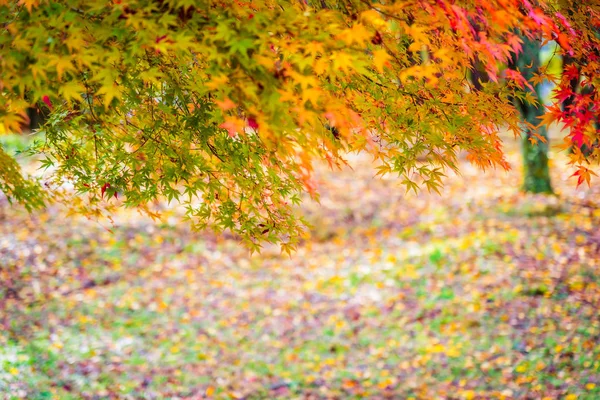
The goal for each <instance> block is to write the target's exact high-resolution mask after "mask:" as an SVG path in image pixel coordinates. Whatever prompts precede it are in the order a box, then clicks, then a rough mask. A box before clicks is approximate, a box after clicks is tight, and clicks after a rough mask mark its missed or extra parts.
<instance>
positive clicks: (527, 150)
mask: <svg viewBox="0 0 600 400" xmlns="http://www.w3.org/2000/svg"><path fill="white" fill-rule="evenodd" d="M522 39H523V51H522V52H521V53H520V54H519V55H518V56H517V57H516V60H515V61H514V64H513V66H516V67H517V68H519V71H521V73H522V74H523V77H524V78H525V79H527V80H530V79H531V78H532V77H533V74H534V73H536V72H539V67H540V51H541V49H542V47H541V43H540V42H539V41H537V40H530V39H528V38H526V37H522ZM523 90H524V91H528V92H531V93H532V95H533V97H534V98H535V99H536V100H537V104H530V103H527V102H522V101H521V100H519V99H515V106H516V107H517V109H518V110H519V113H520V114H521V118H522V119H523V121H525V122H528V123H529V124H531V125H533V126H537V125H538V124H539V123H540V118H539V117H541V116H542V115H544V112H545V108H544V100H543V98H542V96H541V92H540V91H541V85H536V86H535V91H534V92H532V91H531V89H529V88H525V89H523ZM532 129H533V128H531V127H530V126H527V127H526V128H525V132H523V135H522V142H523V143H522V148H523V173H524V177H523V190H524V191H525V192H530V193H553V191H552V185H551V183H550V169H549V168H548V148H549V139H548V131H547V129H546V127H545V126H542V127H539V128H535V131H532ZM534 133H537V134H538V135H539V136H541V137H543V138H544V139H546V143H543V142H542V141H541V140H539V139H538V140H537V143H532V142H531V140H530V139H531V138H534V139H535V138H536V136H535V135H534Z"/></svg>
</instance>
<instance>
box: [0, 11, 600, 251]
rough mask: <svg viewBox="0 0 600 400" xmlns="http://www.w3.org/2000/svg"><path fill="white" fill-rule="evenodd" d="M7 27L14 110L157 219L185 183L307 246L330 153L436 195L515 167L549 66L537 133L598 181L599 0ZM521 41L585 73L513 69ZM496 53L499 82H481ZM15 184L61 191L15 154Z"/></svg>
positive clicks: (36, 200) (202, 223)
mask: <svg viewBox="0 0 600 400" xmlns="http://www.w3.org/2000/svg"><path fill="white" fill-rule="evenodd" d="M0 21H2V23H3V26H4V29H3V31H2V33H0V68H1V71H2V73H1V75H0V122H1V123H2V125H3V126H4V129H5V130H6V131H14V130H16V129H18V126H19V125H20V124H23V123H24V121H25V120H26V112H27V109H28V108H29V107H31V106H34V107H39V108H41V109H43V110H44V111H45V112H47V113H48V121H47V122H46V123H45V125H44V126H43V131H44V133H45V141H44V142H43V143H39V145H38V146H36V147H34V148H33V149H32V152H34V153H39V154H42V155H44V156H45V159H44V161H43V166H45V167H47V168H50V169H51V170H52V172H53V175H52V176H53V180H52V182H46V183H47V184H48V185H50V186H51V187H59V186H60V185H63V184H64V183H68V184H70V185H72V186H73V187H74V189H75V192H76V196H73V197H70V201H71V202H72V203H73V205H74V206H75V207H80V208H82V209H83V210H84V211H86V212H88V213H92V214H95V213H98V212H100V211H99V210H100V208H101V206H102V207H103V206H105V205H106V203H107V202H108V203H110V202H112V203H117V202H122V203H123V204H124V205H126V206H137V207H140V208H141V209H144V210H146V211H147V212H148V213H152V211H151V210H150V208H149V207H148V206H147V205H148V203H149V202H151V201H153V200H154V199H156V198H159V197H166V198H167V199H169V200H174V201H180V202H183V203H184V204H186V206H187V207H188V214H189V217H190V220H191V221H192V223H193V224H194V225H195V226H196V227H198V228H203V227H206V226H211V227H213V228H215V229H216V230H218V231H220V230H223V229H230V230H231V231H233V232H235V233H237V234H239V235H240V236H241V237H242V238H243V239H244V240H245V242H246V243H247V244H248V245H249V246H250V247H252V248H256V247H258V246H259V245H260V242H261V241H263V240H264V241H269V242H280V243H282V246H283V250H286V251H289V250H290V249H291V248H293V247H294V245H296V244H297V242H298V240H299V237H300V236H301V233H302V224H301V223H300V222H301V221H300V219H299V217H298V216H297V215H296V214H295V212H294V208H293V205H294V204H297V203H298V202H299V201H300V198H301V195H302V194H303V193H305V192H308V193H309V194H310V195H312V196H313V197H317V193H316V187H315V183H314V181H313V179H312V175H311V173H312V168H313V167H312V166H313V163H314V162H315V161H317V160H325V161H326V162H328V163H329V164H330V165H331V166H332V167H335V166H339V165H342V164H343V163H344V156H345V155H346V154H348V153H349V152H356V151H364V152H369V153H370V154H372V156H373V158H374V159H375V160H376V161H378V162H379V163H380V167H379V173H381V174H385V173H397V174H399V175H400V176H401V177H402V178H403V179H402V180H403V184H404V185H406V187H407V188H408V189H409V190H411V189H414V190H416V189H417V187H418V186H424V187H426V188H427V189H429V190H434V191H439V190H440V188H441V183H442V179H443V177H444V170H445V169H448V168H449V169H452V170H456V169H457V165H458V164H457V156H458V154H459V152H461V151H465V152H467V154H468V158H469V159H470V161H471V162H472V163H474V164H476V165H478V166H480V167H482V168H488V167H496V166H499V167H502V168H508V167H509V166H508V163H507V162H506V160H505V159H504V155H503V153H502V143H501V140H500V138H499V136H498V132H499V130H500V129H508V130H510V131H513V132H515V134H518V133H520V131H521V124H520V119H519V116H518V113H517V112H515V109H514V105H513V103H512V100H513V99H517V100H519V101H522V102H526V103H535V102H536V99H535V98H533V96H532V94H531V91H528V90H523V89H524V88H526V87H529V86H530V85H532V84H536V83H539V82H541V81H542V80H552V81H553V82H556V84H557V85H558V88H557V91H556V93H557V95H556V98H555V101H554V103H553V105H552V106H550V108H549V110H548V112H547V113H545V114H544V115H543V117H542V119H541V120H540V121H539V122H538V121H534V120H527V121H526V123H527V124H528V126H529V128H531V129H529V130H530V131H531V130H532V129H533V128H534V125H537V124H538V123H543V124H550V123H552V122H556V121H558V122H560V123H563V124H564V125H565V126H566V127H567V128H568V130H567V131H566V135H565V146H566V147H571V146H572V144H573V143H575V144H577V146H576V150H575V151H573V153H572V155H571V162H572V163H573V164H574V165H575V167H576V172H575V174H576V175H577V176H578V181H579V183H582V182H588V183H589V181H590V175H592V174H593V172H592V170H591V169H590V163H595V162H597V161H598V158H599V155H600V151H598V149H596V148H594V146H593V144H594V143H595V140H596V137H597V129H596V125H595V123H596V120H597V113H598V107H599V106H600V96H599V95H598V93H597V90H596V88H597V87H598V82H597V81H598V68H599V65H600V64H599V62H598V61H599V57H600V54H599V51H598V49H599V39H598V35H597V30H598V27H599V26H600V18H599V9H598V2H597V1H590V2H585V4H580V2H575V1H573V2H570V1H550V0H548V1H536V2H530V1H528V0H494V1H475V2H474V1H446V0H437V1H429V0H420V1H416V0H407V1H395V2H386V3H377V2H369V1H335V2H331V1H315V2H312V1H270V0H257V1H248V2H242V1H220V2H212V1H210V2H209V1H198V2H191V1H188V0H168V1H167V0H162V1H161V0H159V1H156V0H152V1H151V0H139V1H134V0H132V1H127V0H115V1H112V2H110V3H103V2H95V1H91V0H61V1H52V2H49V1H42V0H22V1H19V2H11V1H6V0H3V1H0ZM521 36H524V37H525V40H532V41H533V40H540V41H543V42H547V41H548V40H555V41H556V42H557V43H558V44H559V47H558V48H557V52H558V53H560V54H562V55H564V56H565V57H568V60H569V64H568V65H569V67H568V69H567V71H566V72H565V73H564V74H562V76H552V75H551V74H548V73H547V72H546V71H544V69H543V68H540V70H539V73H534V74H533V75H531V76H529V75H527V74H526V73H523V72H524V71H520V70H519V69H518V68H516V69H512V68H508V69H506V68H505V67H504V66H506V65H507V64H508V63H509V62H510V60H511V57H512V56H513V55H514V54H515V53H517V54H518V53H520V52H522V47H523V39H522V38H521ZM476 62H477V63H480V65H481V66H483V70H484V71H485V73H486V75H487V76H488V77H489V82H488V83H486V84H484V85H482V88H481V90H473V87H472V86H473V85H472V84H471V83H469V80H468V79H467V71H469V70H472V69H473V65H474V63H476ZM575 72H576V74H575ZM574 80H577V81H578V84H577V88H574V86H573V81H574ZM537 116H539V115H536V117H537ZM526 129H527V127H526ZM582 145H586V146H588V147H589V148H592V149H593V150H591V151H586V152H585V153H584V152H582V151H579V150H578V149H579V148H580V147H581V146H582ZM0 189H1V190H2V191H3V192H5V193H6V194H7V195H8V196H9V197H13V198H15V199H16V200H20V201H22V202H24V203H25V204H27V205H28V206H36V205H39V204H42V202H43V201H44V198H45V197H46V196H47V192H46V191H43V190H41V189H40V188H39V187H38V186H36V184H35V182H33V181H31V180H27V179H25V178H24V177H23V176H22V175H21V174H20V173H19V172H18V166H17V164H16V163H15V162H14V160H13V159H12V158H11V157H10V156H8V155H6V154H5V153H4V152H0ZM115 198H116V199H115Z"/></svg>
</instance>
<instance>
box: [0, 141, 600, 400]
mask: <svg viewBox="0 0 600 400" xmlns="http://www.w3.org/2000/svg"><path fill="white" fill-rule="evenodd" d="M509 142H510V141H509ZM513 142H514V141H513ZM513 142H510V143H509V146H508V149H507V152H508V158H509V160H510V161H511V163H512V165H513V167H514V168H513V170H512V171H510V172H508V173H506V172H504V171H494V170H492V171H487V172H486V173H483V172H481V171H479V170H477V169H475V168H474V167H472V166H470V165H469V164H467V163H466V162H465V163H464V164H462V165H461V172H462V175H461V176H455V175H452V174H450V175H449V177H448V179H447V181H446V182H447V183H446V186H445V187H444V189H443V192H442V195H441V196H438V195H437V194H429V193H427V192H421V193H419V194H418V195H415V194H412V193H411V194H406V193H405V189H404V188H403V187H401V186H400V185H399V181H398V180H397V179H396V178H394V177H387V178H385V179H379V178H374V173H375V171H374V169H373V168H372V166H371V165H370V163H369V162H368V161H367V160H365V159H362V158H356V159H353V160H352V161H351V164H352V165H353V169H345V170H343V171H341V172H340V171H337V172H331V171H326V170H323V171H319V179H320V192H321V204H320V205H318V204H316V203H313V202H307V203H305V204H304V205H303V209H302V212H303V213H305V215H306V216H307V218H308V219H309V221H311V222H312V223H313V228H312V230H311V237H310V239H308V240H306V241H305V242H304V243H302V244H301V246H300V247H299V248H298V251H297V252H296V253H295V254H294V255H293V256H292V257H288V256H285V255H281V254H280V252H279V250H278V249H277V248H275V247H273V248H265V249H264V250H263V251H262V252H261V253H260V254H254V255H250V254H248V252H247V251H246V250H245V249H244V248H243V247H242V246H241V245H240V244H239V243H238V242H237V241H236V240H235V239H234V238H232V237H229V236H221V237H217V236H215V235H212V234H210V233H206V232H201V233H198V232H192V231H190V229H189V228H188V227H187V226H186V225H185V224H184V223H182V222H181V221H180V218H179V216H178V215H177V212H169V211H166V212H165V218H164V221H163V222H161V223H158V224H157V223H153V222H152V221H150V220H148V219H146V218H144V217H142V216H140V215H139V214H138V213H136V212H135V211H127V212H120V213H119V214H117V215H115V217H114V226H112V227H111V230H109V229H107V227H106V226H105V225H102V224H99V223H97V222H93V221H89V220H86V219H85V218H77V217H76V218H74V217H67V216H66V215H65V210H63V209H61V208H59V207H52V208H49V209H47V210H45V211H42V212H36V213H34V214H31V215H28V214H27V213H26V212H25V211H23V210H22V209H20V208H19V207H14V206H10V205H8V204H6V203H5V202H4V203H2V205H1V206H0V267H1V269H0V282H2V284H1V286H0V327H2V326H4V328H0V398H27V399H46V398H48V399H49V398H58V399H81V398H84V399H121V398H123V399H137V398H147V399H164V398H178V399H201V398H234V399H267V398H268V399H270V398H285V399H287V398H290V399H292V398H299V399H309V398H313V399H348V398H372V399H387V398H390V399H408V398H415V399H434V398H446V399H512V398H515V399H516V398H518V399H529V398H530V399H543V398H547V399H557V398H564V399H568V400H573V399H576V398H579V399H598V398H600V316H599V312H598V310H599V309H600V231H599V230H598V226H600V208H598V205H597V204H596V201H597V200H598V199H599V197H598V192H599V188H598V184H597V183H596V188H594V187H592V189H588V188H584V187H580V188H579V189H576V188H575V183H576V182H575V181H573V178H571V179H569V178H568V177H569V175H571V174H572V172H573V171H570V170H569V169H568V168H567V167H566V166H564V162H565V158H564V156H561V155H557V154H554V156H553V159H552V171H553V183H554V186H555V188H556V190H557V193H558V196H556V197H547V196H529V195H527V196H526V195H523V194H521V193H519V183H520V176H521V170H520V157H519V154H518V146H517V145H516V144H515V143H513ZM3 396H4V397H3Z"/></svg>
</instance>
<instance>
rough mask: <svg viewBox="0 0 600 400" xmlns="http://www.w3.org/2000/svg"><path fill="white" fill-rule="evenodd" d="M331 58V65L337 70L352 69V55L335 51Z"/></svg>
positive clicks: (346, 70)
mask: <svg viewBox="0 0 600 400" xmlns="http://www.w3.org/2000/svg"><path fill="white" fill-rule="evenodd" d="M331 58H332V60H333V67H334V68H335V69H337V70H340V71H343V72H350V71H351V70H352V69H354V60H353V57H352V56H351V55H350V54H348V53H346V52H343V51H340V52H338V53H336V54H335V55H334V56H333V55H332V56H331Z"/></svg>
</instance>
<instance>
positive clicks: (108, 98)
mask: <svg viewBox="0 0 600 400" xmlns="http://www.w3.org/2000/svg"><path fill="white" fill-rule="evenodd" d="M96 94H97V95H104V107H105V108H108V107H109V106H110V104H111V102H112V101H113V99H119V98H120V97H121V92H120V90H119V86H118V85H117V84H116V83H113V84H107V85H103V86H101V87H100V89H98V90H97V91H96Z"/></svg>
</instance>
